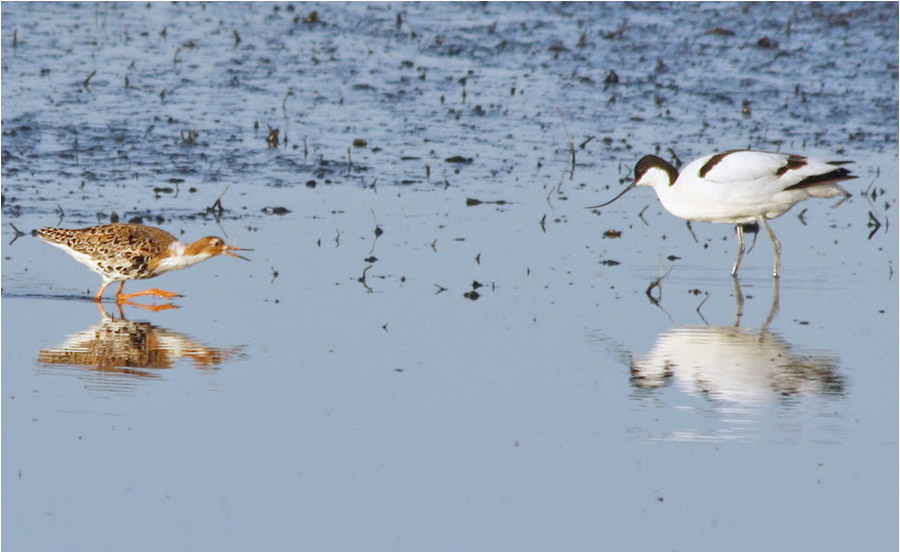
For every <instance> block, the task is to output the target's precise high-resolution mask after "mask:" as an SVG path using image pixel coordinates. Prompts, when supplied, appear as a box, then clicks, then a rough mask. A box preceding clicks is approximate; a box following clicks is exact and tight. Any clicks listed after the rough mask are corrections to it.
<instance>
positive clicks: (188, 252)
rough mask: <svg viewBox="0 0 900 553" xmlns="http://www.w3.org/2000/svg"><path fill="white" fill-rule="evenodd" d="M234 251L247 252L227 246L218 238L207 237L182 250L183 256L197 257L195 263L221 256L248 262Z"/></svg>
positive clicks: (243, 249)
mask: <svg viewBox="0 0 900 553" xmlns="http://www.w3.org/2000/svg"><path fill="white" fill-rule="evenodd" d="M235 251H239V252H240V251H249V250H246V249H245V248H238V247H235V246H229V245H228V244H226V243H225V241H224V240H222V239H221V238H219V237H218V236H207V237H205V238H201V239H200V240H197V241H196V242H194V243H193V244H191V245H190V246H188V247H186V248H185V249H184V255H185V256H191V257H197V258H198V259H197V261H203V260H205V259H209V258H210V257H215V256H217V255H221V254H225V255H230V256H231V257H237V258H238V259H244V260H246V261H250V260H249V259H247V258H246V257H244V256H242V255H238V254H236V253H234V252H235Z"/></svg>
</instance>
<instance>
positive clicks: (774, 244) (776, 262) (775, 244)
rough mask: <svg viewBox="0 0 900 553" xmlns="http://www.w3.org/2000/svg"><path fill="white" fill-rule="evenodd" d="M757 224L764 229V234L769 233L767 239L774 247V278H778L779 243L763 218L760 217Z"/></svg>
mask: <svg viewBox="0 0 900 553" xmlns="http://www.w3.org/2000/svg"><path fill="white" fill-rule="evenodd" d="M759 222H760V223H762V226H764V227H765V228H766V232H768V233H769V238H771V239H772V245H773V246H775V271H774V273H773V274H774V276H775V278H778V271H779V269H781V242H779V241H778V239H777V238H775V233H774V232H772V229H771V228H770V227H769V223H768V222H767V221H766V218H765V217H760V218H759Z"/></svg>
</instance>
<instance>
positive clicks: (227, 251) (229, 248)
mask: <svg viewBox="0 0 900 553" xmlns="http://www.w3.org/2000/svg"><path fill="white" fill-rule="evenodd" d="M235 251H239V252H252V251H253V250H252V249H249V248H236V247H235V246H225V251H224V252H222V253H224V254H225V255H230V256H231V257H236V258H238V259H243V260H244V261H250V259H248V258H246V257H244V256H243V255H238V254H236V253H234V252H235Z"/></svg>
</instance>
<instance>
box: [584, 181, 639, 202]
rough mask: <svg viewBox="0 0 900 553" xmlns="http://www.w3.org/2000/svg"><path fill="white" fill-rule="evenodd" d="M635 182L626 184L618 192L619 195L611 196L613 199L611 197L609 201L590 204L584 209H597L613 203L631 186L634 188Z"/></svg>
mask: <svg viewBox="0 0 900 553" xmlns="http://www.w3.org/2000/svg"><path fill="white" fill-rule="evenodd" d="M635 182H637V181H635ZM635 182H632V183H631V184H629V185H628V186H626V187H625V190H623V191H621V192H619V195H618V196H616V197H615V198H613V199H611V200H610V201H608V202H606V203H605V204H600V205H592V206H590V207H588V208H586V209H597V208H598V207H606V206H608V205H609V204H611V203H613V202H614V201H616V200H618V199H619V198H621V197H622V196H624V195H625V193H626V192H628V191H629V190H631V189H632V188H634V185H635Z"/></svg>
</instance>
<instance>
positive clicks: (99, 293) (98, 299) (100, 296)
mask: <svg viewBox="0 0 900 553" xmlns="http://www.w3.org/2000/svg"><path fill="white" fill-rule="evenodd" d="M122 284H125V283H124V282H123V283H122ZM107 286H109V283H108V282H104V283H103V286H101V287H100V290H98V291H97V295H96V296H94V301H95V302H97V303H100V302H101V301H103V291H104V290H106V287H107ZM121 291H122V287H121V286H119V292H121Z"/></svg>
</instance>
